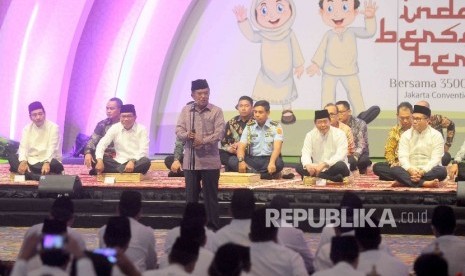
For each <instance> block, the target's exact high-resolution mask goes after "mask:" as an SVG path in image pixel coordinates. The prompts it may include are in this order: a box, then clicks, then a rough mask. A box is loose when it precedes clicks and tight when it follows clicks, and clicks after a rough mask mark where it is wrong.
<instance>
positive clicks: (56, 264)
mask: <svg viewBox="0 0 465 276" xmlns="http://www.w3.org/2000/svg"><path fill="white" fill-rule="evenodd" d="M63 228H64V229H66V225H65V224H64V223H63ZM61 235H63V236H62V237H63V239H64V240H66V244H64V243H62V244H61V246H62V247H61V248H58V246H57V248H54V249H46V248H44V246H43V238H42V235H38V234H36V233H34V234H32V235H30V236H28V237H26V238H25V240H24V242H23V245H22V247H21V251H20V254H19V256H18V258H17V259H16V262H15V265H14V267H13V270H12V272H11V274H10V275H11V276H26V275H28V276H43V275H52V276H66V275H69V274H68V272H66V267H67V265H68V262H69V261H70V256H71V255H72V256H73V257H74V258H75V259H76V260H77V262H76V275H78V276H94V275H96V274H95V271H94V268H93V266H92V263H91V261H90V260H89V259H88V258H86V256H85V254H84V251H83V250H82V248H81V247H80V246H79V244H78V243H77V242H76V240H74V239H73V237H71V236H69V235H66V233H64V232H62V233H61ZM38 248H40V249H38ZM37 254H39V255H40V259H41V261H42V265H40V266H39V267H37V268H35V269H33V270H32V271H28V262H29V261H30V260H31V259H32V258H34V257H35V256H36V255H37Z"/></svg>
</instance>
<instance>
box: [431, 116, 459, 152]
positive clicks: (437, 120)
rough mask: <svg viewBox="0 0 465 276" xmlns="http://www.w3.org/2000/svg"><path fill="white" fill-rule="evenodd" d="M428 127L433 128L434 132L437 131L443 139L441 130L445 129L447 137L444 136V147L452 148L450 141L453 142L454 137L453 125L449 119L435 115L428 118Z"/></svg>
mask: <svg viewBox="0 0 465 276" xmlns="http://www.w3.org/2000/svg"><path fill="white" fill-rule="evenodd" d="M429 119H430V126H431V127H432V128H434V129H435V130H437V131H439V132H440V133H441V134H442V137H444V133H443V132H442V129H444V128H445V129H447V135H446V146H448V147H451V146H452V141H454V136H455V124H454V122H452V121H451V120H450V119H449V118H447V117H445V116H442V115H439V114H435V115H432V116H431V117H430V118H429Z"/></svg>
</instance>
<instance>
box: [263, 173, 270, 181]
mask: <svg viewBox="0 0 465 276" xmlns="http://www.w3.org/2000/svg"><path fill="white" fill-rule="evenodd" d="M260 179H265V180H271V179H273V176H272V175H271V174H269V173H261V174H260Z"/></svg>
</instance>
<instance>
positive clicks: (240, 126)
mask: <svg viewBox="0 0 465 276" xmlns="http://www.w3.org/2000/svg"><path fill="white" fill-rule="evenodd" d="M252 120H253V119H252V118H250V119H249V120H247V121H245V122H244V121H243V120H242V119H241V116H240V115H237V116H236V117H234V118H232V119H231V120H229V121H228V122H227V123H226V126H225V132H224V137H223V140H221V149H222V150H225V151H228V148H229V146H230V145H231V144H234V143H236V142H239V140H241V135H242V132H243V131H244V128H245V127H246V125H247V123H249V122H251V121H252Z"/></svg>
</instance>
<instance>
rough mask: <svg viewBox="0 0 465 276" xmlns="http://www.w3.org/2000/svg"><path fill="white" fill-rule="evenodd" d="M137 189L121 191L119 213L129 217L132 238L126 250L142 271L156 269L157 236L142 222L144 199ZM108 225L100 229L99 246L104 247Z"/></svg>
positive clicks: (127, 254) (130, 258)
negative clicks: (140, 220)
mask: <svg viewBox="0 0 465 276" xmlns="http://www.w3.org/2000/svg"><path fill="white" fill-rule="evenodd" d="M141 197H142V196H141V194H140V193H139V192H136V191H124V192H122V193H121V197H120V201H119V205H118V214H119V215H120V216H123V217H127V218H128V219H129V224H130V230H131V239H130V242H129V246H128V248H127V250H126V252H125V254H126V256H127V257H128V258H129V260H131V261H132V262H133V263H134V265H135V266H136V267H137V269H138V270H139V271H141V272H143V271H145V270H148V269H154V268H156V266H157V254H156V251H155V236H154V233H153V229H152V228H151V227H149V226H145V225H143V224H141V223H140V222H139V221H138V220H139V219H140V217H141V208H142V202H141V201H142V199H141ZM105 229H106V226H103V227H102V228H100V229H99V232H98V236H99V246H100V247H104V245H106V243H105V242H104V238H103V237H104V233H105Z"/></svg>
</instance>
